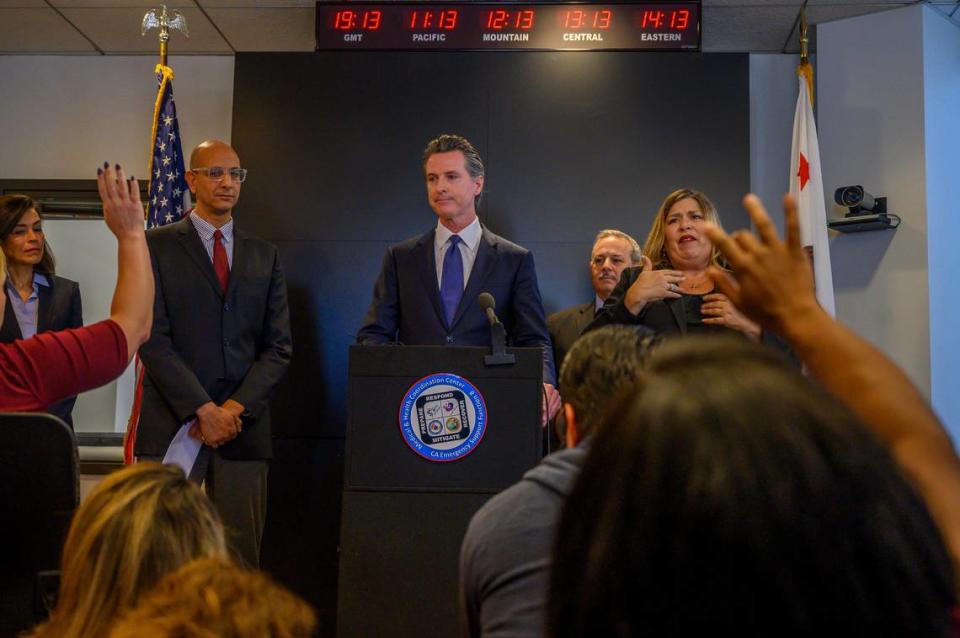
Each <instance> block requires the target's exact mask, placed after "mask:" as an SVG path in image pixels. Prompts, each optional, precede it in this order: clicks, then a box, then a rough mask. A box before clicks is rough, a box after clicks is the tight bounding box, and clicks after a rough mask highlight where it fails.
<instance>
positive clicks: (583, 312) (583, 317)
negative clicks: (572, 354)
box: [575, 301, 595, 337]
mask: <svg viewBox="0 0 960 638" xmlns="http://www.w3.org/2000/svg"><path fill="white" fill-rule="evenodd" d="M594 308H595V306H594V303H593V302H592V301H591V302H590V303H587V304H584V305H582V306H580V312H578V313H577V317H576V319H577V320H576V325H575V327H576V330H577V336H578V337H579V336H580V335H582V334H583V331H584V330H586V329H587V326H589V325H590V324H591V323H592V322H593V316H594Z"/></svg>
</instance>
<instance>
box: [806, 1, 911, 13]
mask: <svg viewBox="0 0 960 638" xmlns="http://www.w3.org/2000/svg"><path fill="white" fill-rule="evenodd" d="M918 2H920V0H842V1H840V0H808V1H807V8H808V9H809V8H810V7H812V6H814V5H824V6H827V5H834V6H837V7H840V6H844V5H846V6H852V5H870V4H874V5H877V7H875V8H874V10H875V11H876V10H882V9H890V8H892V6H896V5H908V4H917V3H918Z"/></svg>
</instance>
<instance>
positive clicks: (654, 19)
mask: <svg viewBox="0 0 960 638" xmlns="http://www.w3.org/2000/svg"><path fill="white" fill-rule="evenodd" d="M637 23H638V24H639V25H640V28H641V29H670V30H671V31H685V30H686V29H687V27H689V26H690V11H689V10H688V9H678V10H676V11H644V12H643V14H642V15H641V16H640V18H639V19H638V20H637Z"/></svg>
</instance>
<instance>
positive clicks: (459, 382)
mask: <svg viewBox="0 0 960 638" xmlns="http://www.w3.org/2000/svg"><path fill="white" fill-rule="evenodd" d="M399 421H400V434H402V435H403V440H404V442H406V444H407V445H408V446H409V447H410V449H411V450H413V451H414V452H415V453H416V454H417V455H419V456H421V457H423V458H425V459H427V460H428V461H433V462H434V463H449V462H450V461H457V460H459V459H462V458H463V457H465V456H467V455H468V454H470V453H471V452H473V451H474V450H475V449H477V446H478V445H479V444H480V441H481V439H483V434H484V432H485V431H486V429H487V404H486V402H484V400H483V395H481V394H480V391H479V390H477V388H476V387H475V386H474V385H473V384H472V383H470V382H469V381H467V380H466V379H464V378H463V377H461V376H458V375H455V374H451V373H449V372H440V373H437V374H431V375H429V376H426V377H423V378H422V379H420V380H419V381H417V382H415V383H414V384H413V385H412V386H410V389H409V390H407V392H406V394H404V395H403V400H402V401H401V402H400V419H399Z"/></svg>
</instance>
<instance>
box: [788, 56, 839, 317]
mask: <svg viewBox="0 0 960 638" xmlns="http://www.w3.org/2000/svg"><path fill="white" fill-rule="evenodd" d="M797 75H798V76H799V77H798V78H797V81H798V83H799V85H800V90H799V95H798V96H797V110H796V112H795V113H794V116H793V152H792V153H791V159H790V193H791V194H793V197H794V198H795V199H796V200H797V206H798V209H799V213H800V241H801V242H802V243H803V246H804V247H805V248H806V249H807V250H808V251H811V250H812V253H813V255H812V256H813V271H814V281H815V283H816V287H817V300H818V301H819V302H820V305H821V306H823V309H824V310H826V311H827V312H829V313H830V315H831V316H833V315H835V314H836V311H835V310H834V302H833V273H832V271H831V270H830V244H829V242H828V241H827V210H826V206H825V204H824V198H823V179H822V178H821V176H820V145H819V144H818V143H817V124H816V122H815V121H814V119H813V107H812V105H811V103H810V93H811V87H812V86H813V69H812V67H811V66H810V65H809V64H804V65H801V66H800V67H799V68H798V69H797Z"/></svg>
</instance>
